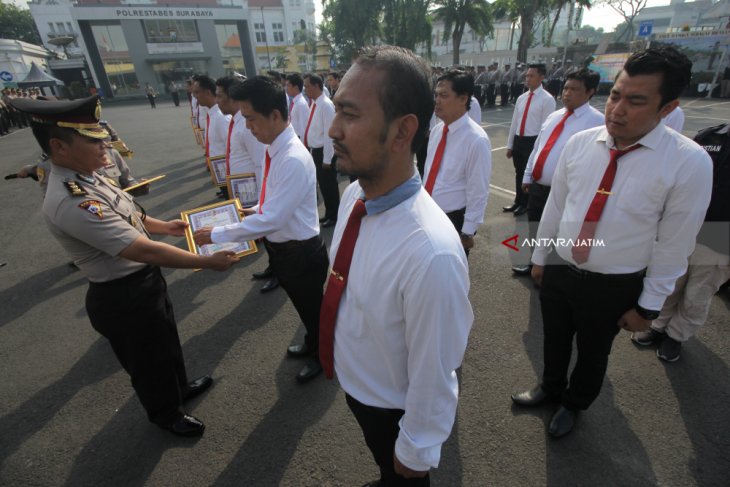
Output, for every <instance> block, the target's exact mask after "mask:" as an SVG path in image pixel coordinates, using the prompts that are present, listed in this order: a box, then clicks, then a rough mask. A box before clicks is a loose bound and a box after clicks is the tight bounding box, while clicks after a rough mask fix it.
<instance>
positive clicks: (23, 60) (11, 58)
mask: <svg viewBox="0 0 730 487" xmlns="http://www.w3.org/2000/svg"><path fill="white" fill-rule="evenodd" d="M52 55H53V53H51V52H49V51H48V49H46V48H44V47H42V46H36V45H35V44H29V43H27V42H23V41H16V40H12V39H0V89H2V88H5V87H9V88H15V87H16V86H17V83H18V82H20V81H23V80H24V79H25V77H26V76H28V72H29V71H30V66H31V63H36V64H37V65H38V67H40V68H41V69H43V70H44V71H46V72H48V61H49V59H50V58H51V57H52Z"/></svg>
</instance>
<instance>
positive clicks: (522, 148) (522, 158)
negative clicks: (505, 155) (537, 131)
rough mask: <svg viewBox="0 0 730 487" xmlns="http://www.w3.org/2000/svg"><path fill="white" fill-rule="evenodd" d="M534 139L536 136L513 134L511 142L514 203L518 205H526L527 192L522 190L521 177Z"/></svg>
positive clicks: (533, 144)
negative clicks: (513, 169) (513, 171)
mask: <svg viewBox="0 0 730 487" xmlns="http://www.w3.org/2000/svg"><path fill="white" fill-rule="evenodd" d="M535 140H537V136H533V137H520V136H519V135H515V138H514V141H513V142H512V164H514V166H515V193H516V194H515V203H516V204H518V205H520V206H527V193H525V192H524V191H522V177H523V176H524V175H525V168H526V167H527V161H528V160H529V159H530V154H531V153H532V148H533V147H534V146H535Z"/></svg>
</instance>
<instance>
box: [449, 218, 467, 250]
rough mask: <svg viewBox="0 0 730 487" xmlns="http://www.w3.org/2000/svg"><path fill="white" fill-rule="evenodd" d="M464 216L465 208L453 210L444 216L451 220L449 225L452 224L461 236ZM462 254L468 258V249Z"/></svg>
mask: <svg viewBox="0 0 730 487" xmlns="http://www.w3.org/2000/svg"><path fill="white" fill-rule="evenodd" d="M464 215H466V208H462V209H460V210H454V211H451V212H449V213H447V214H446V216H447V217H449V220H451V223H453V224H454V228H455V229H456V232H457V233H458V234H459V235H461V229H462V228H463V227H464ZM464 252H466V256H467V257H469V249H464Z"/></svg>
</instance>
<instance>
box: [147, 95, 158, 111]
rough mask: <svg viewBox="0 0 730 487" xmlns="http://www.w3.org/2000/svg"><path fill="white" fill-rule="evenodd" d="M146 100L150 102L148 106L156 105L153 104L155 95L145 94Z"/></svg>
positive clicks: (154, 106)
mask: <svg viewBox="0 0 730 487" xmlns="http://www.w3.org/2000/svg"><path fill="white" fill-rule="evenodd" d="M147 100H149V102H150V108H157V105H156V104H155V97H154V96H152V95H147Z"/></svg>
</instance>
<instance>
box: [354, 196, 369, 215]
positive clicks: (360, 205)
mask: <svg viewBox="0 0 730 487" xmlns="http://www.w3.org/2000/svg"><path fill="white" fill-rule="evenodd" d="M366 214H367V208H366V207H365V201H364V200H361V199H359V198H358V199H357V200H356V201H355V206H353V207H352V213H350V218H351V219H358V220H362V217H364V216H365V215H366Z"/></svg>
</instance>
